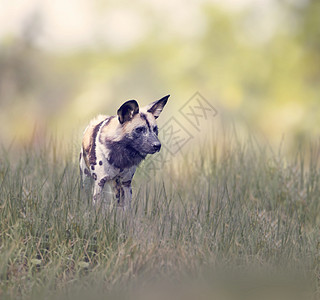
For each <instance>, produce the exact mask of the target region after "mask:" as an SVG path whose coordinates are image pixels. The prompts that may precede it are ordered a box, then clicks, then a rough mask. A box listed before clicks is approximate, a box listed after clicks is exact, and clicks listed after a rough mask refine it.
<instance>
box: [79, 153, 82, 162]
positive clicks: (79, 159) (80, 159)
mask: <svg viewBox="0 0 320 300" xmlns="http://www.w3.org/2000/svg"><path fill="white" fill-rule="evenodd" d="M81 157H82V153H81V152H80V155H79V161H80V160H81Z"/></svg>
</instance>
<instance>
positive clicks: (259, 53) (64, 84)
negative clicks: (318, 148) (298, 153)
mask: <svg viewBox="0 0 320 300" xmlns="http://www.w3.org/2000/svg"><path fill="white" fill-rule="evenodd" d="M140 5H142V4H141V3H140ZM144 5H145V7H141V10H143V11H144V13H145V15H146V16H148V18H146V19H147V21H148V25H149V26H150V28H151V29H150V30H149V33H147V34H146V35H145V37H144V39H142V40H141V41H138V42H137V43H135V44H134V45H133V46H132V47H129V48H125V49H120V50H119V49H113V48H112V47H109V45H108V44H103V45H100V46H99V47H96V48H94V47H93V48H90V47H88V48H81V49H80V48H79V49H75V50H73V51H54V49H53V50H52V51H48V50H44V49H42V48H41V47H39V46H37V43H36V42H35V40H36V39H37V36H38V35H40V34H41V30H39V28H38V27H39V26H41V24H40V22H36V21H37V18H36V17H37V16H35V17H34V19H35V21H34V22H29V23H27V24H26V25H25V28H24V34H23V35H21V36H20V37H6V38H3V39H2V40H1V41H0V46H1V48H0V128H1V129H0V138H1V141H2V143H5V144H6V143H10V142H11V141H12V140H14V139H15V141H16V143H17V144H18V145H21V144H24V143H28V142H29V141H30V139H31V138H32V136H33V135H34V132H35V131H36V132H37V137H38V142H39V143H41V142H42V141H43V140H44V137H45V135H46V134H47V132H48V131H49V132H54V133H57V134H58V135H60V134H63V135H64V136H66V137H68V136H70V135H71V134H73V133H74V131H75V130H76V132H79V128H84V127H85V126H86V123H87V121H88V120H89V119H90V118H91V117H93V116H94V115H95V114H98V113H109V114H112V113H115V111H116V109H117V108H118V106H119V105H120V104H121V103H122V102H123V101H125V100H128V99H133V98H135V99H137V100H138V101H140V102H141V103H142V104H146V103H148V102H150V101H153V100H155V99H157V98H159V97H161V96H163V95H165V94H167V93H170V94H171V95H172V98H171V99H172V100H171V102H170V105H169V106H168V110H167V118H169V117H170V116H171V115H173V114H174V113H175V112H176V111H178V109H179V108H180V107H181V106H182V105H183V103H185V102H186V101H187V100H188V99H189V98H190V97H191V96H192V95H193V94H194V93H195V92H196V91H199V92H200V93H202V94H203V95H204V96H205V97H206V98H207V99H208V101H210V103H211V104H212V105H214V106H215V107H217V109H218V111H219V116H220V117H221V118H222V119H227V120H234V121H235V122H236V123H237V124H238V126H245V127H249V128H251V130H254V131H255V133H257V134H261V135H263V136H266V137H267V138H268V139H269V140H270V141H272V142H275V143H278V142H279V140H280V139H281V137H282V136H283V134H285V135H286V137H287V139H289V141H290V142H293V143H300V142H301V141H304V140H305V139H310V138H313V139H314V138H316V137H317V136H318V134H319V131H318V127H319V121H320V118H319V114H320V105H319V101H320V94H319V91H318V90H319V80H320V60H319V57H320V44H319V43H320V23H319V22H320V21H319V20H320V4H319V2H318V1H317V0H309V1H289V0H283V1H280V2H275V3H274V4H273V9H274V12H273V13H272V14H270V16H272V18H273V19H272V20H269V22H267V23H266V24H264V25H263V22H260V21H259V18H260V15H261V14H263V7H261V9H260V10H257V9H253V8H252V9H251V8H250V7H248V8H246V9H245V10H242V11H237V12H235V11H231V10H228V9H226V8H224V9H223V8H222V7H220V6H219V5H217V4H215V5H214V4H212V3H208V2H203V3H202V4H200V3H199V6H201V24H202V26H201V30H198V32H196V33H194V34H190V35H187V34H186V35H182V34H181V33H180V34H179V32H177V31H174V30H172V31H171V30H170V24H165V22H166V20H163V19H162V18H160V17H157V11H156V10H151V9H148V6H147V4H146V3H145V4H144ZM101 9H112V6H110V7H108V6H107V5H101ZM98 15H99V12H97V17H99V16H98ZM264 19H266V18H265V17H264ZM199 22H200V19H199V20H190V28H185V31H186V32H188V31H189V30H190V29H191V27H193V26H195V25H196V24H198V23H199Z"/></svg>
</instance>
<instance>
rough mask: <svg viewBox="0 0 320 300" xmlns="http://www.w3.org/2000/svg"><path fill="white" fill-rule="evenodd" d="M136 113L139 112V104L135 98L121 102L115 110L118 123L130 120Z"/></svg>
mask: <svg viewBox="0 0 320 300" xmlns="http://www.w3.org/2000/svg"><path fill="white" fill-rule="evenodd" d="M137 113H139V105H138V103H137V101H136V100H129V101H127V102H125V103H123V104H122V105H121V106H120V108H119V109H118V111H117V114H118V119H119V122H120V124H123V123H124V122H127V121H130V120H131V119H132V118H133V117H134V115H136V114H137Z"/></svg>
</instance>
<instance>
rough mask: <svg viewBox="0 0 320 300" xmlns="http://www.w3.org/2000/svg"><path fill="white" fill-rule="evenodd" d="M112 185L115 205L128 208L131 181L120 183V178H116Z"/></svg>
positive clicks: (130, 197)
mask: <svg viewBox="0 0 320 300" xmlns="http://www.w3.org/2000/svg"><path fill="white" fill-rule="evenodd" d="M112 183H113V184H112V187H113V192H114V195H115V199H116V201H117V205H118V206H119V207H122V208H124V209H126V208H130V205H131V200H132V189H131V180H129V181H121V178H119V177H118V178H116V179H115V180H113V182H112Z"/></svg>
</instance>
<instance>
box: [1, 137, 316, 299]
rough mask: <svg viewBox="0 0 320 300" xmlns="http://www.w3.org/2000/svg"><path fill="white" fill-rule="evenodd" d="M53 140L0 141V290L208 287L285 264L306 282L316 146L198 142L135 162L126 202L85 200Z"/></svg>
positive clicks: (5, 293)
mask: <svg viewBox="0 0 320 300" xmlns="http://www.w3.org/2000/svg"><path fill="white" fill-rule="evenodd" d="M57 148H58V146H57V145H56V143H55V142H52V141H51V142H50V143H48V145H47V146H46V147H42V148H41V149H35V148H34V147H28V148H27V149H25V151H22V152H21V153H20V154H19V155H17V154H15V155H13V156H12V155H10V154H9V153H8V151H7V150H5V149H3V150H2V151H1V152H2V153H1V155H0V298H1V299H7V298H8V299H16V298H30V299H44V298H50V299H51V298H54V297H55V296H56V297H57V298H61V297H66V298H67V297H70V298H71V299H73V297H79V295H82V296H83V297H84V299H85V298H87V296H88V295H87V294H86V293H85V292H86V291H88V290H97V291H98V290H99V291H100V292H99V293H101V294H99V295H100V296H101V297H102V298H103V297H105V295H109V297H112V295H113V293H116V292H117V291H123V292H128V291H130V290H132V289H134V288H135V287H136V286H140V287H141V286H144V287H147V286H151V285H152V284H153V283H154V282H157V281H161V280H166V281H170V280H172V282H180V283H181V282H183V281H185V282H189V281H190V282H193V283H195V282H198V283H199V284H198V285H196V284H195V285H194V286H193V285H192V286H193V290H197V288H198V289H200V287H201V284H202V283H203V282H206V281H207V283H208V284H207V285H206V287H207V288H209V289H210V288H211V285H212V284H213V282H216V281H217V278H220V279H221V278H222V277H223V275H222V274H231V273H232V272H240V273H241V274H243V273H242V272H244V273H246V274H257V273H256V272H258V270H264V271H266V270H272V272H271V273H272V274H274V273H273V272H274V271H276V270H277V271H279V272H280V270H282V271H284V272H296V273H295V274H298V275H299V276H298V277H299V278H300V279H306V280H308V281H309V282H308V283H309V284H310V286H311V291H312V292H314V293H315V294H317V293H318V291H319V287H320V283H319V276H320V249H319V248H320V247H319V245H320V234H319V225H320V218H319V215H320V214H319V213H320V208H319V195H320V169H319V167H320V147H319V145H317V146H314V147H306V148H305V149H300V150H297V151H296V155H293V156H291V158H290V159H288V158H287V157H286V156H285V155H283V154H281V153H273V152H272V151H271V150H270V149H268V148H267V147H264V146H261V145H258V144H257V143H256V142H255V141H253V140H251V139H248V141H246V142H240V141H238V140H236V139H235V138H231V139H230V140H226V141H224V142H223V143H221V146H217V144H216V145H215V146H214V145H206V147H204V148H202V149H201V151H198V152H197V153H190V154H189V155H188V154H186V155H184V159H180V160H179V161H177V162H176V163H175V165H174V166H172V165H166V166H164V168H163V169H162V170H159V171H158V172H157V176H156V177H155V178H153V179H152V180H145V178H144V175H143V172H141V170H140V171H138V172H137V174H136V176H135V179H134V183H133V187H134V195H133V203H132V209H131V210H130V211H126V212H122V211H120V210H118V209H116V208H115V207H112V206H110V207H109V208H107V209H106V210H104V211H102V210H101V209H100V210H99V209H96V208H94V207H92V205H91V195H90V193H86V192H85V191H83V190H81V189H80V187H79V175H78V164H77V159H76V158H75V155H73V154H71V153H72V152H70V154H67V155H62V154H61V153H60V150H58V149H57ZM218 270H219V271H218ZM222 270H223V271H222ZM226 270H228V271H226ZM253 270H254V271H253ZM205 274H207V275H205ZM208 274H210V275H208ZM217 274H219V275H218V276H216V275H217ZM284 274H289V275H290V276H291V275H292V274H293V273H291V274H290V273H284ZM220 275H221V276H220ZM241 276H242V275H241ZM286 276H287V275H286ZM225 277H226V278H225V279H226V280H225V281H224V284H225V286H226V289H225V290H228V289H229V288H231V286H232V287H234V286H235V285H234V282H233V281H232V280H231V279H230V277H229V275H227V276H225ZM253 277H254V276H253ZM293 277H294V276H293ZM200 278H202V279H203V280H202V281H201V279H200ZM223 278H224V277H223ZM188 280H189V281H188ZM189 287H190V286H189ZM144 290H145V295H148V292H147V290H148V289H147V288H145V289H144ZM201 290H202V291H203V290H204V289H202V288H201ZM162 292H164V291H163V290H162ZM97 293H98V292H97ZM76 295H77V296H76ZM84 295H86V296H84ZM90 295H91V296H90V297H92V294H90ZM97 295H98V294H97ZM190 295H191V294H189V296H190ZM210 295H211V294H210ZM140 296H141V295H140ZM153 296H154V294H153ZM209 298H210V297H209ZM209 298H206V299H209ZM146 299H148V297H147V296H146ZM149 299H150V297H149ZM186 299H187V298H186ZM190 299H191V298H190ZM210 299H212V297H211V298H210Z"/></svg>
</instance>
